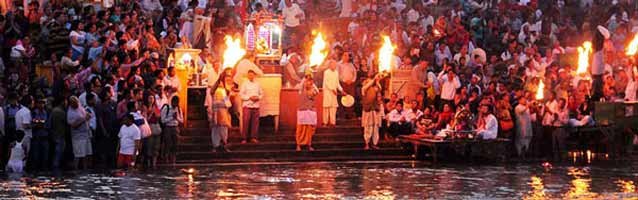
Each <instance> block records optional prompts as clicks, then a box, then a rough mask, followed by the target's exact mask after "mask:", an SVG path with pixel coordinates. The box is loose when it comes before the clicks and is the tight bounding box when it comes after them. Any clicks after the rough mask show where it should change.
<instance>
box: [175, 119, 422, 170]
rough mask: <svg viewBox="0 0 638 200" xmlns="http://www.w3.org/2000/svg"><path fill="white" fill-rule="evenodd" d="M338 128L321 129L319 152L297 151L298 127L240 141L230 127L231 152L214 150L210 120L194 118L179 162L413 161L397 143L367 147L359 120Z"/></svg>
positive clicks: (185, 134)
mask: <svg viewBox="0 0 638 200" xmlns="http://www.w3.org/2000/svg"><path fill="white" fill-rule="evenodd" d="M337 124H340V125H338V126H337V127H334V128H326V127H319V128H317V131H316V134H315V135H314V137H313V147H314V148H315V151H312V152H309V151H308V150H307V149H306V148H304V149H303V151H301V152H297V151H296V150H295V147H296V144H295V133H294V132H295V130H294V129H291V128H285V127H284V128H282V129H281V130H279V131H278V132H276V133H275V131H274V129H273V128H272V127H261V130H260V133H259V137H258V139H259V143H256V144H255V143H247V144H240V141H241V134H240V132H239V130H238V128H231V129H230V130H229V143H230V145H229V146H228V148H229V149H230V150H231V152H229V153H221V152H212V151H211V150H212V145H211V138H210V130H209V128H208V123H207V122H206V120H190V121H189V125H188V127H187V128H186V129H185V130H184V131H183V132H182V133H181V134H180V138H179V144H178V154H177V162H178V163H198V164H205V163H237V162H310V161H313V162H314V161H350V160H357V161H372V160H409V159H411V158H410V155H409V153H408V152H407V151H405V150H403V149H401V148H400V147H398V146H397V145H396V144H394V143H387V142H380V144H379V146H380V147H381V150H363V147H364V142H363V129H362V128H361V127H360V125H359V120H357V119H353V120H341V121H338V122H337Z"/></svg>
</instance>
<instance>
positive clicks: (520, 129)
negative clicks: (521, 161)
mask: <svg viewBox="0 0 638 200" xmlns="http://www.w3.org/2000/svg"><path fill="white" fill-rule="evenodd" d="M514 113H515V114H516V152H517V153H518V155H519V156H522V155H523V154H524V153H525V152H526V151H527V149H529V143H530V142H531V140H532V135H533V133H532V116H531V114H530V111H529V107H528V106H527V99H525V97H523V98H521V99H520V100H519V104H518V105H517V106H516V108H514Z"/></svg>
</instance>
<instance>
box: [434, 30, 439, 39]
mask: <svg viewBox="0 0 638 200" xmlns="http://www.w3.org/2000/svg"><path fill="white" fill-rule="evenodd" d="M440 36H441V32H440V31H439V30H438V29H434V37H440Z"/></svg>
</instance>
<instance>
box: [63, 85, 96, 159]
mask: <svg viewBox="0 0 638 200" xmlns="http://www.w3.org/2000/svg"><path fill="white" fill-rule="evenodd" d="M66 117H67V118H66V120H67V122H68V123H69V126H70V127H71V144H72V145H73V156H75V159H74V160H73V169H78V166H79V164H80V162H81V163H82V166H83V168H85V169H86V168H88V163H89V162H88V157H89V156H91V155H92V154H93V148H92V147H91V140H90V135H89V134H90V133H89V132H90V130H89V121H90V120H91V118H92V116H91V114H89V113H87V112H86V110H85V109H84V108H83V107H82V106H80V99H78V98H77V97H75V96H71V97H70V98H69V108H68V111H67V115H66Z"/></svg>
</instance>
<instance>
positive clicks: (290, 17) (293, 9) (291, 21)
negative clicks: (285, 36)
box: [281, 3, 304, 27]
mask: <svg viewBox="0 0 638 200" xmlns="http://www.w3.org/2000/svg"><path fill="white" fill-rule="evenodd" d="M281 14H282V15H283V16H284V24H285V25H286V27H297V26H299V24H301V19H300V18H297V15H303V14H304V13H303V10H301V8H300V7H299V5H298V4H296V3H293V4H292V6H290V7H288V6H286V7H284V9H283V10H282V11H281Z"/></svg>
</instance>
